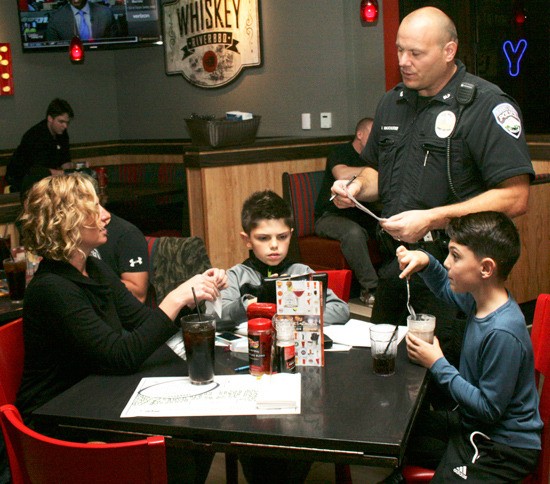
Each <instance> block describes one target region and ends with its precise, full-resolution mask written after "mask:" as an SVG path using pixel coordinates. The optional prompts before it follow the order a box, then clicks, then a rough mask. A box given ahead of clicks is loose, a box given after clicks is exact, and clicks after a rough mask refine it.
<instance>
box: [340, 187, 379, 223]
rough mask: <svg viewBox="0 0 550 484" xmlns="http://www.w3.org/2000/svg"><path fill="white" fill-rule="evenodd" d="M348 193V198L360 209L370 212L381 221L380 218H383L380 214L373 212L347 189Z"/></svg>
mask: <svg viewBox="0 0 550 484" xmlns="http://www.w3.org/2000/svg"><path fill="white" fill-rule="evenodd" d="M346 193H347V195H348V198H349V199H350V200H351V201H352V202H353V203H354V204H355V206H356V207H357V208H358V209H359V210H362V211H363V212H365V213H368V214H369V215H370V216H371V217H374V218H375V219H376V220H378V221H379V222H380V220H383V219H381V218H380V217H379V216H378V215H376V214H375V213H374V212H371V211H370V210H369V209H368V208H367V207H365V206H364V205H363V204H362V203H361V202H358V201H357V200H356V199H355V198H354V197H353V195H350V193H349V192H348V191H347V189H346Z"/></svg>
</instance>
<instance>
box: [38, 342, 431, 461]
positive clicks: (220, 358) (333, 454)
mask: <svg viewBox="0 0 550 484" xmlns="http://www.w3.org/2000/svg"><path fill="white" fill-rule="evenodd" d="M239 357H240V359H239ZM243 358H245V355H237V356H235V355H232V354H231V353H229V352H224V351H222V350H221V349H220V348H217V350H216V373H217V374H220V375H221V374H233V370H234V368H235V367H238V366H241V365H243V364H245V363H246V360H243ZM298 371H300V373H301V374H302V411H301V414H300V415H258V416H255V415H252V416H250V415H248V416H219V417H212V416H208V417H157V418H151V417H135V418H125V419H122V418H120V414H121V412H122V410H123V409H124V407H125V406H126V404H127V403H128V401H129V399H130V397H131V396H132V394H133V392H134V390H135V389H136V387H137V385H138V383H139V381H140V379H141V378H142V377H151V376H178V375H183V376H186V375H187V368H186V363H185V362H184V361H183V360H181V359H179V358H178V357H177V356H176V355H175V354H174V353H173V352H172V351H171V350H170V349H169V348H168V347H166V346H163V347H161V348H159V350H157V351H156V353H154V354H153V356H152V357H151V358H149V360H147V362H146V363H145V365H144V366H143V368H142V370H141V371H140V372H139V373H136V374H134V375H129V376H90V377H88V378H86V379H84V380H83V381H81V382H80V383H78V384H76V385H75V386H74V387H72V388H70V389H69V390H67V391H66V392H64V393H63V394H61V395H59V396H58V397H56V398H54V399H53V400H51V401H50V402H48V403H47V404H46V405H44V406H42V407H41V408H39V409H38V410H37V411H35V413H34V417H35V418H36V422H37V423H38V425H39V427H40V426H42V427H43V428H45V426H47V427H48V428H51V426H60V428H58V430H60V431H61V432H62V431H63V429H68V428H71V432H72V435H74V432H75V430H76V431H78V430H79V429H81V430H82V431H83V432H86V433H87V434H88V435H89V433H90V431H92V430H99V431H105V432H106V433H108V435H107V436H105V437H104V438H107V439H108V438H109V436H110V437H111V440H117V439H121V436H122V435H124V434H131V435H134V437H135V435H139V434H143V433H145V434H159V435H165V436H171V437H173V438H174V439H172V440H173V441H174V442H175V441H176V439H182V441H186V442H191V441H192V442H201V443H209V444H213V443H214V444H215V445H218V446H219V447H217V449H216V448H215V450H216V451H232V452H237V453H239V452H247V450H249V449H251V448H254V451H255V452H258V449H263V451H264V453H266V452H267V453H268V454H277V449H279V450H280V449H284V452H288V451H289V449H291V450H292V451H296V452H298V453H300V454H303V453H304V452H305V455H300V458H310V459H311V460H318V461H321V460H325V461H335V462H343V461H345V462H350V463H352V462H356V463H363V464H368V465H380V466H391V467H393V466H396V465H398V464H400V463H401V459H402V456H403V452H404V446H405V444H406V440H407V438H408V435H409V432H410V428H411V426H412V422H413V420H414V417H415V415H416V412H417V410H418V407H419V405H420V403H421V400H422V398H423V394H424V391H425V387H426V384H427V372H426V370H425V369H424V368H422V367H420V366H417V365H414V364H412V363H410V362H409V361H408V359H407V355H406V348H405V345H404V343H401V344H400V345H399V351H398V357H397V364H396V373H395V374H394V375H393V376H390V377H381V376H378V375H374V374H373V372H372V360H371V356H370V349H352V350H351V351H349V352H339V353H335V352H327V354H326V362H325V367H298ZM266 449H267V450H266Z"/></svg>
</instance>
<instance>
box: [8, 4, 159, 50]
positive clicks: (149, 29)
mask: <svg viewBox="0 0 550 484" xmlns="http://www.w3.org/2000/svg"><path fill="white" fill-rule="evenodd" d="M16 1H17V6H18V9H19V30H20V33H21V42H22V45H23V52H45V51H46V52H47V51H56V50H67V49H68V48H69V45H70V43H71V39H72V38H73V36H75V35H79V36H80V37H81V38H82V40H83V44H84V47H85V48H86V49H114V48H124V47H139V46H143V45H147V44H160V43H162V32H161V26H160V20H159V18H160V16H159V5H158V0H87V3H88V4H89V10H88V7H87V8H86V10H88V11H89V17H86V18H87V19H88V21H87V22H86V23H87V25H88V27H87V33H86V32H81V31H79V28H80V22H81V16H79V15H78V14H75V12H76V10H75V9H74V6H80V5H82V4H84V3H86V0H16ZM71 4H72V5H71ZM88 36H89V38H88V40H86V39H85V37H88Z"/></svg>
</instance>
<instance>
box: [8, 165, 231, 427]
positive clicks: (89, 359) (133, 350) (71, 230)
mask: <svg viewBox="0 0 550 484" xmlns="http://www.w3.org/2000/svg"><path fill="white" fill-rule="evenodd" d="M109 217H110V214H109V212H107V210H105V209H104V208H103V207H102V206H101V205H100V204H99V200H98V198H97V195H96V193H95V190H94V186H93V184H92V183H91V181H90V180H89V179H88V178H86V177H85V176H82V175H79V174H77V173H73V174H70V175H60V176H52V177H48V178H44V179H43V180H41V181H39V182H38V183H36V184H35V185H34V186H33V187H32V188H31V189H30V190H29V192H28V195H27V198H26V200H25V204H24V210H23V214H22V216H21V217H20V220H21V226H22V234H23V241H24V244H25V247H26V249H27V250H29V251H31V252H32V253H34V254H36V255H38V256H41V257H42V261H41V262H40V265H39V268H38V270H37V272H36V274H35V275H34V277H33V279H32V280H31V282H30V283H29V285H28V287H27V290H26V293H25V303H24V308H23V320H24V335H25V368H24V373H23V381H22V383H21V388H20V390H19V394H18V397H17V405H18V408H19V409H20V411H21V413H22V414H23V415H24V417H26V418H27V419H28V417H29V416H30V414H31V412H32V411H33V410H34V409H35V408H37V407H38V406H40V405H42V404H43V403H45V402H47V401H48V400H50V399H51V398H53V397H54V396H56V395H58V394H59V393H61V392H62V391H64V390H66V389H67V388H69V387H70V386H72V385H73V384H74V383H76V382H77V381H79V380H81V379H82V378H84V377H86V376H87V375H90V374H92V373H115V374H116V373H131V372H134V371H136V370H137V369H138V368H139V367H140V365H141V364H142V363H143V362H144V361H145V360H146V359H147V358H148V357H149V356H150V355H151V354H152V353H153V352H154V351H155V350H156V349H157V348H158V347H159V346H161V345H162V344H163V343H164V342H165V341H166V340H167V339H168V338H169V337H170V336H172V335H173V334H174V333H175V332H176V331H177V329H178V328H177V326H176V324H175V323H174V320H175V318H176V316H177V315H178V313H179V312H180V310H181V309H182V308H183V307H185V306H191V307H192V306H193V305H194V299H193V293H192V289H191V288H194V291H195V294H196V296H197V299H198V300H199V301H202V300H209V301H213V300H214V299H215V298H217V297H218V296H219V294H220V289H222V288H224V287H225V286H226V285H227V277H226V275H225V271H223V270H221V269H209V270H208V271H206V272H205V273H203V274H200V275H197V276H194V277H192V278H191V279H189V280H188V281H186V282H184V283H183V284H181V285H180V286H179V287H177V288H176V289H174V290H173V291H172V292H170V293H169V294H168V295H167V296H166V297H165V298H164V300H163V301H162V302H161V303H160V304H159V307H158V308H150V307H148V306H145V305H143V304H142V303H140V302H139V301H138V300H137V299H136V298H135V297H133V296H132V295H131V293H130V292H129V291H128V289H127V288H126V286H124V284H123V283H122V282H121V281H120V279H119V278H118V276H117V275H116V274H115V273H114V272H113V271H112V270H111V269H110V268H109V267H108V266H107V265H106V264H105V263H104V262H103V261H101V260H99V259H96V258H95V257H89V255H90V252H91V251H92V250H93V249H95V248H96V247H98V246H99V245H101V244H103V243H105V242H106V241H107V236H108V233H107V229H106V228H105V226H106V223H107V222H108V220H109ZM27 421H28V420H27Z"/></svg>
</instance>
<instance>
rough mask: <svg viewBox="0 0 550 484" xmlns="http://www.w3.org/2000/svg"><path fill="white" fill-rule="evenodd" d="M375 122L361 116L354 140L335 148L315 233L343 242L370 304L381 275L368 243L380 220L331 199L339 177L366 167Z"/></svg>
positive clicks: (317, 207) (348, 176)
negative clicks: (363, 154) (364, 153)
mask: <svg viewBox="0 0 550 484" xmlns="http://www.w3.org/2000/svg"><path fill="white" fill-rule="evenodd" d="M372 122H373V119H372V118H363V119H361V120H360V121H359V122H358V123H357V126H356V127H355V137H354V138H353V141H350V142H349V143H345V144H343V145H339V146H336V147H335V148H334V149H332V150H331V152H330V153H329V155H328V158H327V166H326V168H325V176H324V178H323V185H322V186H321V190H320V191H319V195H318V197H317V201H316V203H315V233H316V234H317V235H318V236H319V237H327V238H329V239H336V240H338V241H340V247H341V249H342V254H344V257H345V258H346V261H347V263H348V264H349V266H350V267H351V270H352V271H353V273H354V274H355V277H356V279H357V280H358V281H359V284H360V285H361V293H360V295H359V298H360V299H361V301H362V302H363V303H364V304H366V305H367V306H372V305H373V304H374V293H375V291H376V286H377V285H378V275H377V274H376V270H375V268H374V266H373V265H372V261H371V260H370V256H369V249H368V246H367V240H369V237H374V236H375V234H376V221H375V220H374V219H373V218H372V217H371V216H370V215H367V214H366V213H365V212H362V211H361V210H359V209H358V208H356V207H351V208H348V209H346V210H339V209H338V208H337V207H335V206H334V204H333V203H332V202H331V201H330V195H331V192H330V188H331V187H332V184H333V183H334V181H335V180H350V179H351V178H352V177H353V176H357V175H359V174H360V173H361V172H362V171H363V168H365V161H364V160H363V159H362V158H361V152H362V151H363V150H364V149H365V146H366V144H367V141H368V139H369V135H370V132H371V129H372ZM371 208H373V207H371Z"/></svg>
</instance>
